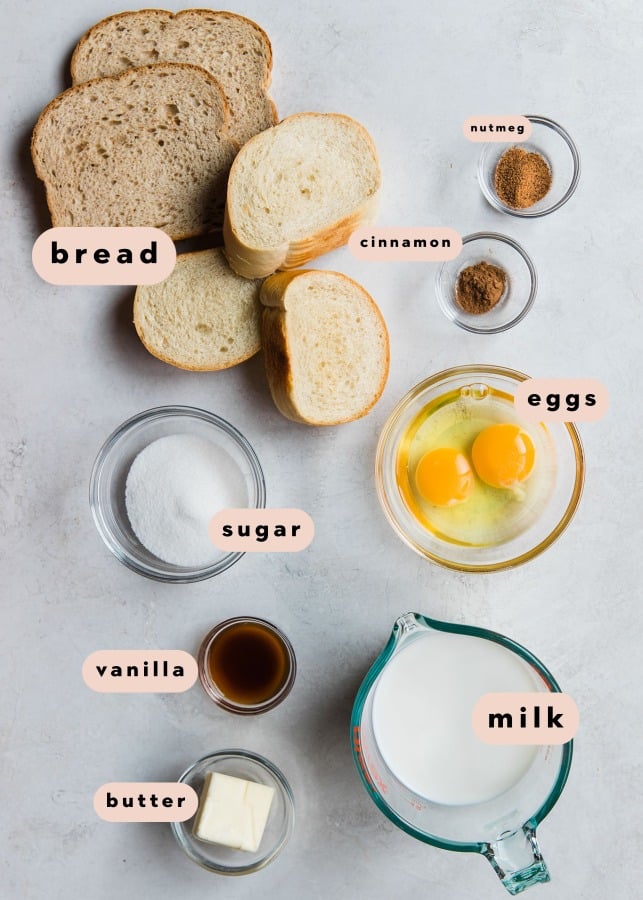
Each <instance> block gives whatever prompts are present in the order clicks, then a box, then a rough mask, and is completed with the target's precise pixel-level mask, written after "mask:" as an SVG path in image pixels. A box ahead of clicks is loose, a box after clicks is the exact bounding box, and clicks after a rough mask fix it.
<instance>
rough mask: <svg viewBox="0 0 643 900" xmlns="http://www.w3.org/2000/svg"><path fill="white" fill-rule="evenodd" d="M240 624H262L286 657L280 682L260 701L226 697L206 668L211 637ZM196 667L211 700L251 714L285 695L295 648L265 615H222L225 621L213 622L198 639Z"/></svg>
mask: <svg viewBox="0 0 643 900" xmlns="http://www.w3.org/2000/svg"><path fill="white" fill-rule="evenodd" d="M244 624H250V625H259V626H260V627H263V628H265V629H266V630H268V631H270V632H271V633H272V634H273V635H274V636H275V637H276V638H277V640H278V641H279V643H280V644H281V646H282V648H283V651H284V654H285V656H286V657H287V659H288V671H287V673H286V676H285V678H284V680H283V682H282V684H281V686H280V687H279V689H278V690H277V692H276V693H275V694H273V696H272V697H268V699H267V700H264V701H262V702H261V703H254V704H242V703H238V702H236V701H235V700H231V699H230V698H229V697H226V696H225V695H224V694H223V693H222V692H221V690H220V689H219V687H218V686H217V685H216V684H215V682H214V681H213V679H212V676H211V675H210V672H209V668H208V656H209V654H210V648H211V646H212V644H213V643H214V641H215V640H216V639H217V638H218V637H219V635H220V634H221V633H222V632H223V631H225V630H226V629H227V628H230V627H234V626H238V625H244ZM198 667H199V680H200V682H201V686H202V687H203V690H204V691H205V692H206V694H207V695H208V697H209V698H210V699H211V700H214V702H215V703H216V704H217V705H218V706H220V707H221V708H222V709H225V710H227V711H228V712H232V713H237V714H238V715H241V716H255V715H257V714H258V713H262V712H268V710H270V709H274V708H275V706H278V705H279V704H280V703H281V702H282V700H285V699H286V697H287V696H288V694H289V693H290V691H291V690H292V686H293V684H294V683H295V676H296V674H297V661H296V659H295V651H294V650H293V647H292V644H291V643H290V641H289V640H288V638H287V637H286V635H285V634H284V633H283V631H280V630H279V628H277V626H276V625H273V624H272V623H271V622H267V621H266V620H265V619H256V618H252V617H251V616H238V617H236V618H234V619H226V621H225V622H220V623H219V624H218V625H215V627H214V628H213V629H212V630H211V631H209V632H208V633H207V634H206V636H205V637H204V638H203V641H202V642H201V646H200V648H199V658H198Z"/></svg>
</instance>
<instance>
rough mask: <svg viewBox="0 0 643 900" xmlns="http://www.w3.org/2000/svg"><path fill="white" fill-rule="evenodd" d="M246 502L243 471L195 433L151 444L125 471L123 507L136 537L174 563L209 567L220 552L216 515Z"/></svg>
mask: <svg viewBox="0 0 643 900" xmlns="http://www.w3.org/2000/svg"><path fill="white" fill-rule="evenodd" d="M247 505H248V492H247V488H246V484H245V481H244V478H243V475H242V474H241V472H240V471H239V468H238V466H237V464H236V463H235V462H234V461H233V459H232V458H231V457H230V456H229V455H228V453H226V451H225V450H224V449H223V448H221V447H218V446H217V445H216V444H213V443H212V442H211V441H208V440H206V439H205V438H202V437H197V436H196V435H191V434H171V435H168V436H167V437H162V438H159V439H158V440H156V441H153V442H152V443H151V444H148V446H147V447H145V449H144V450H141V452H140V453H139V454H138V456H137V457H136V459H135V460H134V462H133V463H132V466H131V468H130V470H129V473H128V475H127V482H126V485H125V507H126V509H127V515H128V517H129V520H130V524H131V526H132V528H133V530H134V533H135V535H136V536H137V538H138V539H139V541H140V542H141V544H143V546H144V547H145V548H146V549H147V550H149V551H150V553H153V554H154V555H155V556H158V558H159V559H162V560H164V561H165V562H167V563H171V564H172V565H175V566H188V567H190V568H192V567H194V568H197V567H200V566H206V565H208V564H210V563H212V562H213V561H214V559H216V557H217V556H218V555H219V551H218V550H217V549H216V547H215V546H214V544H213V543H212V542H211V541H210V538H209V536H208V524H209V522H210V519H211V518H212V516H214V514H215V513H217V512H218V511H219V510H221V509H226V508H227V507H233V508H234V507H243V506H247Z"/></svg>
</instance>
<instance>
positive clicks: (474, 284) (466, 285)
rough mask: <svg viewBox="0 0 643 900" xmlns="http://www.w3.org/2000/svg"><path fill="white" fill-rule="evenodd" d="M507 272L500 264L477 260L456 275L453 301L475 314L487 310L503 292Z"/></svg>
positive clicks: (496, 301)
mask: <svg viewBox="0 0 643 900" xmlns="http://www.w3.org/2000/svg"><path fill="white" fill-rule="evenodd" d="M506 285H507V273H506V272H505V270H504V269H501V268H500V266H492V265H491V264H490V263H487V262H479V263H476V264H475V265H474V266H467V268H466V269H463V270H462V271H461V272H460V274H459V275H458V281H457V283H456V286H455V301H456V303H457V304H458V306H459V307H460V308H461V309H463V310H464V312H466V313H470V314H471V315H474V316H477V315H480V314H481V313H486V312H489V310H490V309H493V307H494V306H495V305H496V303H498V301H499V300H500V298H501V297H502V295H503V294H504V292H505V287H506Z"/></svg>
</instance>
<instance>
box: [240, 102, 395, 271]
mask: <svg viewBox="0 0 643 900" xmlns="http://www.w3.org/2000/svg"><path fill="white" fill-rule="evenodd" d="M380 183H381V176H380V168H379V163H378V159H377V152H376V150H375V145H374V144H373V141H372V139H371V137H370V135H369V134H368V132H367V131H366V129H365V128H364V127H363V126H362V125H360V124H359V122H356V121H355V120H354V119H351V118H350V117H349V116H343V115H338V114H336V113H299V114H297V115H294V116H289V117H288V118H286V119H284V120H283V121H282V122H280V123H279V125H275V127H274V128H269V129H268V130H267V131H262V132H261V134H258V135H256V136H255V137H254V138H252V140H251V141H248V143H247V144H246V145H245V146H244V147H242V148H241V151H240V152H239V155H238V156H237V158H236V159H235V161H234V163H233V166H232V169H231V170H230V179H229V181H228V200H227V203H226V211H225V218H224V223H223V237H224V241H225V250H226V256H227V257H228V261H229V262H230V265H231V266H232V268H233V269H234V270H235V272H238V273H239V275H244V276H245V277H246V278H261V277H264V276H266V275H270V274H272V273H273V272H275V271H276V270H277V269H293V268H297V267H298V266H302V265H305V264H306V263H308V262H310V261H311V260H313V259H315V258H316V257H318V256H321V255H322V253H327V252H328V251H329V250H333V249H335V248H336V247H341V246H342V245H343V244H346V243H348V239H349V237H350V236H351V234H352V233H353V231H355V229H356V228H358V227H359V226H360V225H362V224H366V223H369V222H371V221H372V220H373V218H374V217H375V213H376V211H377V202H378V195H379V189H380Z"/></svg>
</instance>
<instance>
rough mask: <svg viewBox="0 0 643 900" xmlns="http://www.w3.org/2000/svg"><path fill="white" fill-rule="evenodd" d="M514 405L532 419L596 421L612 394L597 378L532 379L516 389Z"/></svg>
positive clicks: (605, 410) (606, 407)
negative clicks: (609, 393)
mask: <svg viewBox="0 0 643 900" xmlns="http://www.w3.org/2000/svg"><path fill="white" fill-rule="evenodd" d="M514 406H515V408H516V412H518V413H519V414H520V415H521V416H522V418H523V419H527V421H529V422H596V421H597V420H598V419H602V418H603V416H604V415H605V413H606V412H607V410H608V408H609V395H608V393H607V388H606V387H605V385H603V384H601V382H600V381H596V380H595V379H594V378H529V379H528V380H527V381H523V382H521V383H520V384H519V385H518V387H517V388H516V393H515V396H514Z"/></svg>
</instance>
